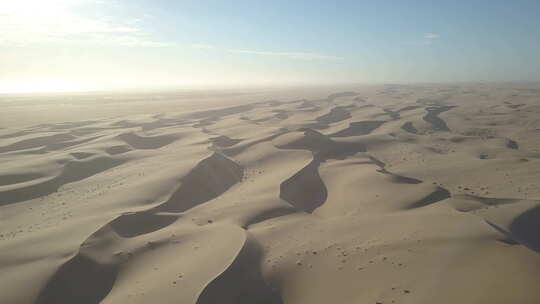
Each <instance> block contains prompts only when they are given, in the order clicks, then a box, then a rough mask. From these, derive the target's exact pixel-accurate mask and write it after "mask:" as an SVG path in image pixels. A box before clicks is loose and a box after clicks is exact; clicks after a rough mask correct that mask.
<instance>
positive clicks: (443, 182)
mask: <svg viewBox="0 0 540 304" xmlns="http://www.w3.org/2000/svg"><path fill="white" fill-rule="evenodd" d="M0 105H1V106H2V110H1V112H0V127H1V129H0V303H6V304H11V303H14V304H25V303H39V304H45V303H47V304H62V303H66V304H68V303H69V304H74V303H81V304H85V303H87V304H90V303H155V304H158V303H175V304H178V303H181V304H191V303H193V304H195V303H197V304H213V303H220V304H241V303H246V304H248V303H249V304H253V303H259V304H279V303H286V304H318V303H320V304H323V303H324V304H327V303H343V304H348V303H362V304H364V303H373V304H375V303H384V304H387V303H404V304H405V303H415V304H420V303H439V304H441V303H449V304H450V303H452V304H455V303H460V304H468V303H486V304H487V303H489V304H494V303H501V304H503V303H520V304H526V303H530V304H537V303H540V288H538V285H539V282H540V255H539V253H540V187H539V184H538V181H539V178H540V85H537V84H444V85H443V84H426V85H372V86H350V87H346V88H330V87H328V88H319V89H287V90H285V89H283V90H277V89H272V90H270V89H267V90H256V89H249V90H231V91H227V92H225V91H211V92H210V91H208V92H202V91H193V92H187V93H186V92H184V93H178V92H167V93H159V94H158V93H151V92H148V93H132V94H127V93H126V94H120V93H107V94H105V93H99V94H98V93H94V94H60V95H41V96H36V95H28V96H2V97H0Z"/></svg>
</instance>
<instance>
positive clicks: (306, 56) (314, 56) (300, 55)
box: [227, 49, 344, 60]
mask: <svg viewBox="0 0 540 304" xmlns="http://www.w3.org/2000/svg"><path fill="white" fill-rule="evenodd" d="M227 51H229V52H231V53H240V54H250V55H260V56H273V57H284V58H290V59H298V60H342V59H344V58H343V57H339V56H333V55H326V54H319V53H304V52H271V51H255V50H243V49H229V50H227Z"/></svg>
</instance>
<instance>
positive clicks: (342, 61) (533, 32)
mask: <svg viewBox="0 0 540 304" xmlns="http://www.w3.org/2000/svg"><path fill="white" fill-rule="evenodd" d="M539 16H540V1H537V0H531V1H525V0H513V1H506V0H505V1H502V0H467V1H465V0H455V1H445V0H439V1H437V0H430V1H427V0H415V1H405V0H394V1H390V0H387V1H385V0H377V1H375V0H372V1H367V0H366V1H361V0H358V1H353V0H341V1H340V0H336V1H326V0H324V1H323V0H320V1H318V0H295V1H291V0H286V1H282V0H272V1H263V0H245V1H244V0H238V1H235V0H221V1H211V0H207V1H205V0H194V1H191V0H185V1H183V0H17V1H13V0H0V93H19V92H21V93H23V92H41V91H84V90H109V89H124V88H142V89H146V88H179V89H181V88H199V87H242V86H296V85H333V84H339V83H347V84H352V83H411V82H467V81H486V82H490V81H494V82H497V81H540V55H539V54H540V17H539Z"/></svg>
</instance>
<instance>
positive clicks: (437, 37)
mask: <svg viewBox="0 0 540 304" xmlns="http://www.w3.org/2000/svg"><path fill="white" fill-rule="evenodd" d="M424 38H426V39H439V38H441V35H439V34H435V33H425V34H424Z"/></svg>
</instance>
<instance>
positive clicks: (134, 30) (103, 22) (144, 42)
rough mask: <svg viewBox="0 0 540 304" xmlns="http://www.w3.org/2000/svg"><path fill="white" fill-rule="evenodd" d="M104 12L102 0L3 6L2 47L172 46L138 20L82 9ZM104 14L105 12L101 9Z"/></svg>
mask: <svg viewBox="0 0 540 304" xmlns="http://www.w3.org/2000/svg"><path fill="white" fill-rule="evenodd" d="M88 5H92V6H97V8H100V9H103V8H104V7H103V6H104V5H106V2H104V1H100V0H47V1H43V0H18V1H9V2H7V1H6V3H3V4H2V6H0V37H2V39H1V40H0V45H5V46H27V45H32V44H44V43H45V44H59V43H61V44H84V45H88V44H99V45H103V44H107V45H117V46H143V47H156V46H166V45H168V44H166V43H161V42H157V41H153V40H151V39H150V38H149V37H148V35H147V34H146V33H145V32H144V31H143V30H141V28H139V27H138V23H139V22H140V21H141V20H140V19H137V18H129V19H128V18H126V19H125V20H122V19H118V18H113V17H112V16H100V17H93V16H85V15H82V14H80V13H79V8H81V7H82V6H88ZM100 11H101V10H100Z"/></svg>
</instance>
